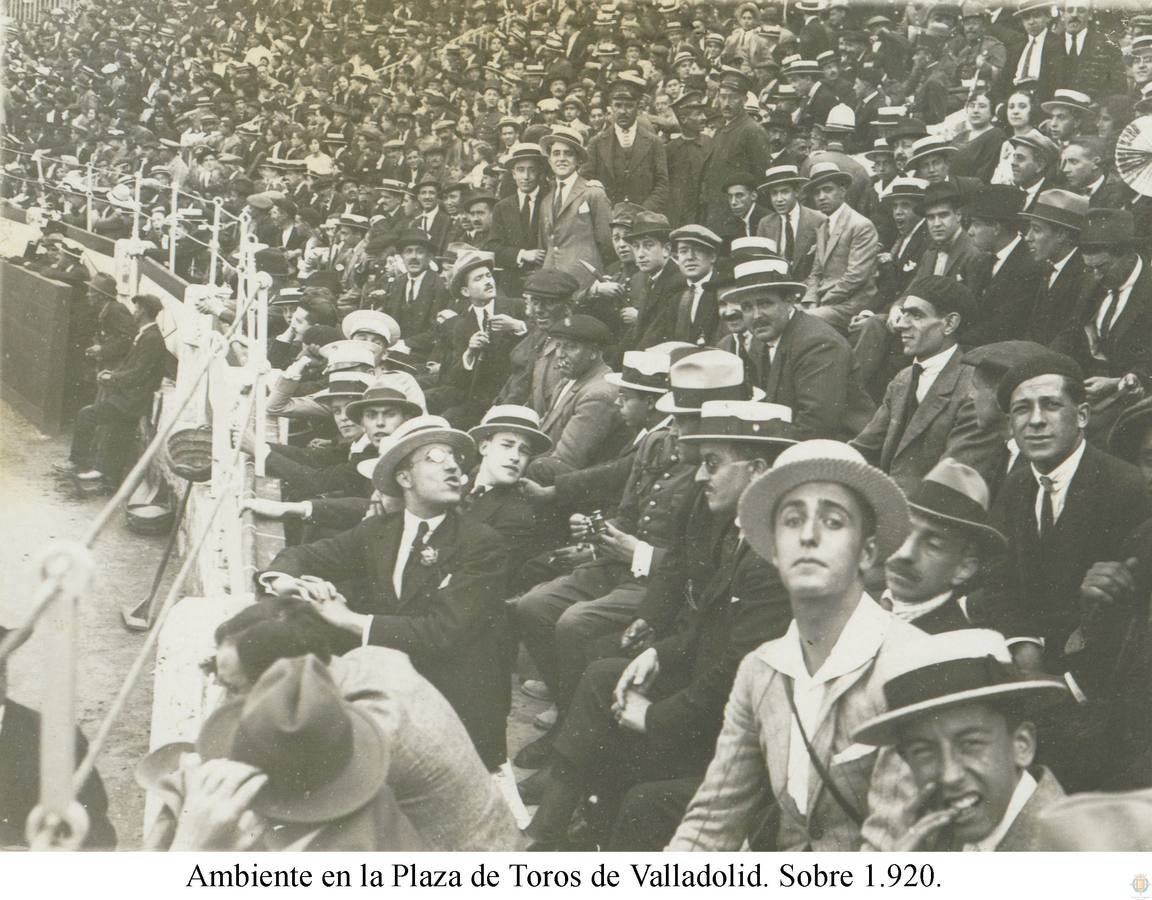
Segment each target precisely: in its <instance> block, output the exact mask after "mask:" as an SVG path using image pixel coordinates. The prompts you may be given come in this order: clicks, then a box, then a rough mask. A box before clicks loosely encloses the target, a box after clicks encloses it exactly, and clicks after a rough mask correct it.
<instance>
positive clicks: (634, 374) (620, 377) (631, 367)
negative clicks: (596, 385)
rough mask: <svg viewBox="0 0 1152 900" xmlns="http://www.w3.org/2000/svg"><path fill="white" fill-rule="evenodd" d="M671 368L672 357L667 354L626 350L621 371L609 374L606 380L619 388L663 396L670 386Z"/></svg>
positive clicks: (605, 377)
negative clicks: (669, 374) (669, 373)
mask: <svg viewBox="0 0 1152 900" xmlns="http://www.w3.org/2000/svg"><path fill="white" fill-rule="evenodd" d="M671 366H672V357H671V356H670V355H669V354H667V353H653V352H652V351H651V350H625V351H624V359H623V368H622V369H621V371H619V372H609V373H608V374H607V375H605V376H604V380H605V381H607V382H608V383H609V384H614V385H616V386H617V387H622V388H627V389H629V390H632V391H641V392H642V393H645V394H660V395H661V396H663V395H664V394H666V393H667V392H668V388H669V386H670V382H669V380H668V370H669V369H670V368H671Z"/></svg>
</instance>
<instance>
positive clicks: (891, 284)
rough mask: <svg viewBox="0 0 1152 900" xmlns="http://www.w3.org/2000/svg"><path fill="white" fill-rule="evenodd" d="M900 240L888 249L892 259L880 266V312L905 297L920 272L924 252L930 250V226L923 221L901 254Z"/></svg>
mask: <svg viewBox="0 0 1152 900" xmlns="http://www.w3.org/2000/svg"><path fill="white" fill-rule="evenodd" d="M900 240H901V239H900V238H899V237H898V238H897V239H896V240H895V241H894V242H893V243H892V246H891V247H889V248H888V253H889V255H890V256H891V257H892V259H891V260H890V261H888V262H885V263H880V265H879V271H878V274H877V278H876V284H877V293H879V295H880V298H881V305H880V306H879V307H878V311H880V310H887V309H888V308H889V307H891V305H892V303H893V301H895V300H898V299H899V298H901V297H903V296H904V292H905V291H906V290H907V289H908V285H909V284H911V283H912V279H914V278H915V277H916V275H917V273H918V272H919V271H920V260H921V259H923V258H924V251H925V250H927V249H928V244H929V243H930V240H929V238H928V226H927V225H925V224H924V220H923V219H921V220H920V222H919V223H918V224H917V225H916V227H915V228H914V229H913V231H912V237H911V238H909V240H908V243H907V244H906V245H905V246H904V248H903V249H902V250H900V252H897V250H898V249H899V248H900Z"/></svg>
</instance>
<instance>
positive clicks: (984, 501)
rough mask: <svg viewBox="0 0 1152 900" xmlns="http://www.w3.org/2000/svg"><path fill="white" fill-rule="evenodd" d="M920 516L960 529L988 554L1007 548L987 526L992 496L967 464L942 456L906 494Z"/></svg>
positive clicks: (979, 476)
mask: <svg viewBox="0 0 1152 900" xmlns="http://www.w3.org/2000/svg"><path fill="white" fill-rule="evenodd" d="M908 505H909V507H911V508H912V509H914V510H915V511H916V512H918V513H920V514H921V515H925V516H928V517H930V518H932V519H936V520H938V521H941V522H944V523H946V524H948V525H949V526H953V527H957V528H961V529H963V530H964V531H966V532H968V533H970V534H971V535H973V536H974V537H976V538H978V539H979V541H980V543H981V544H982V546H983V547H984V548H985V550H986V551H987V552H989V553H996V552H999V551H1002V550H1007V549H1008V539H1007V538H1006V537H1004V535H1003V534H1001V533H1000V532H999V531H997V530H996V529H995V528H993V527H992V526H991V525H990V524H989V517H988V509H989V507H990V506H991V495H990V494H989V492H988V484H987V482H985V481H984V478H983V476H981V474H980V473H979V472H977V471H976V470H975V469H973V468H972V467H971V466H969V465H965V464H964V463H962V462H957V461H956V460H954V459H952V458H951V457H944V459H942V460H940V462H938V463H936V465H935V466H933V467H932V469H931V470H930V471H929V472H928V474H926V475H925V476H924V478H923V479H922V480H921V481H920V482H919V483H918V484H917V485H916V486H915V488H913V489H912V490H911V491H910V492H909V494H908Z"/></svg>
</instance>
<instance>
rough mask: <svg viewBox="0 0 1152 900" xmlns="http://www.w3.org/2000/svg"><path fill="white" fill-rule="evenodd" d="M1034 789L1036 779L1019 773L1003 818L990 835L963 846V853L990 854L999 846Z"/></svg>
mask: <svg viewBox="0 0 1152 900" xmlns="http://www.w3.org/2000/svg"><path fill="white" fill-rule="evenodd" d="M1036 787H1037V784H1036V779H1035V778H1033V777H1032V776H1031V775H1030V774H1029V773H1028V771H1027V770H1025V771H1023V772H1021V773H1020V780H1019V781H1017V782H1016V789H1015V790H1014V791H1012V798H1011V799H1010V800H1009V801H1008V808H1007V809H1005V810H1004V818H1002V819H1001V820H1000V824H999V825H997V826H996V827H995V828H994V829H992V833H991V834H989V835H988V836H987V837H985V838H984V839H983V840H980V841H977V842H976V843H975V844H965V845H964V852H965V853H973V852H978V853H990V852H991V851H993V850H995V849H996V848H997V847H998V846H1000V842H1001V841H1002V840H1004V836H1005V835H1006V834H1008V830H1009V829H1010V828H1011V827H1012V824H1013V823H1014V822H1015V821H1016V819H1017V818H1019V816H1020V813H1021V811H1022V810H1023V809H1024V807H1025V806H1026V805H1027V803H1028V801H1029V800H1031V799H1032V795H1033V794H1034V793H1036Z"/></svg>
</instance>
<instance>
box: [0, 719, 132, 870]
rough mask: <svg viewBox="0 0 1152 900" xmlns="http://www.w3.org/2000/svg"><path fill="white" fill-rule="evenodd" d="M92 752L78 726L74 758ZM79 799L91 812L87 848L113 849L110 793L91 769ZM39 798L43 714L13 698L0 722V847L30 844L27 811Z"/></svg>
mask: <svg viewBox="0 0 1152 900" xmlns="http://www.w3.org/2000/svg"><path fill="white" fill-rule="evenodd" d="M87 753H88V741H86V740H85V739H84V735H83V734H81V733H80V729H76V761H77V762H79V761H80V760H82V759H83V758H84V756H85V755H86V754H87ZM76 799H77V800H78V801H79V802H80V805H81V806H83V807H84V810H85V812H87V813H88V835H87V837H85V839H84V847H85V849H88V850H96V849H101V850H112V849H114V848H115V847H116V830H115V829H114V828H113V827H112V823H111V822H109V821H108V797H107V795H106V794H105V793H104V784H103V782H102V781H101V780H100V775H99V773H97V772H93V773H92V774H91V775H90V776H89V777H88V780H87V781H86V782H84V787H83V789H82V790H81V791H80V793H79V795H78V796H77V797H76ZM39 802H40V714H39V713H38V712H34V711H33V710H31V709H29V708H28V707H26V706H22V705H21V704H19V703H17V702H16V701H15V700H8V701H7V702H6V703H5V704H4V718H3V721H2V722H0V847H24V846H27V838H26V837H25V833H24V826H25V823H26V822H27V821H28V814H29V813H31V812H32V810H33V809H34V808H35V807H36V805H37V804H38V803H39Z"/></svg>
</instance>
